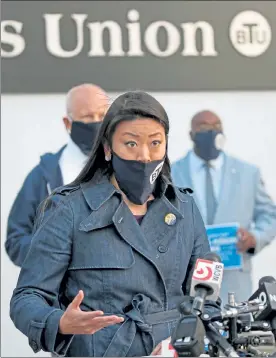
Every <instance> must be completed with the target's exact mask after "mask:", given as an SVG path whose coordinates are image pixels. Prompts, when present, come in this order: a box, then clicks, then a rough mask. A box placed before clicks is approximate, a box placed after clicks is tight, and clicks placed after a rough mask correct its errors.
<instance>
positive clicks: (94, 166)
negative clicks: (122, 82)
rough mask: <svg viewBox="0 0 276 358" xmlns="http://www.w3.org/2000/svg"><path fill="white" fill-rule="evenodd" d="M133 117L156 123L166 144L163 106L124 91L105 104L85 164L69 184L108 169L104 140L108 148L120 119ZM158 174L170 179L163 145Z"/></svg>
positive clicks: (109, 169)
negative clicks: (159, 125) (103, 113)
mask: <svg viewBox="0 0 276 358" xmlns="http://www.w3.org/2000/svg"><path fill="white" fill-rule="evenodd" d="M137 118H152V119H154V120H156V121H157V122H159V123H160V124H161V125H162V126H163V127H164V129H165V134H166V139H167V146H168V134H169V119H168V115H167V113H166V111H165V109H164V108H163V106H162V105H161V104H160V103H159V102H158V101H157V100H156V99H155V98H154V97H152V96H151V95H149V94H148V93H146V92H143V91H130V92H126V93H124V94H122V95H120V96H119V97H117V98H116V99H115V101H114V102H113V103H112V104H111V106H110V107H109V109H108V111H107V113H106V115H105V117H104V119H103V123H102V125H101V129H100V131H99V135H98V137H97V140H96V142H95V143H94V145H93V148H92V151H91V153H90V155H89V159H88V161H87V163H86V165H85V167H84V168H83V170H82V171H81V173H80V174H79V175H78V177H77V178H76V179H75V180H74V181H73V182H72V183H71V184H69V185H70V186H71V185H80V184H81V183H84V182H87V181H90V180H91V179H92V178H93V177H94V175H95V174H96V172H98V171H100V172H101V173H102V174H104V173H108V172H112V167H111V166H112V164H111V161H110V162H107V161H106V160H105V153H104V143H105V142H107V143H108V145H109V146H110V148H112V147H111V143H112V136H113V134H114V132H115V129H116V126H117V125H118V124H119V123H120V122H122V121H126V120H134V119H137ZM160 174H161V175H163V176H164V177H165V178H166V179H167V180H169V181H171V168H170V161H169V158H168V150H167V148H166V155H165V161H164V165H163V168H162V171H161V173H160Z"/></svg>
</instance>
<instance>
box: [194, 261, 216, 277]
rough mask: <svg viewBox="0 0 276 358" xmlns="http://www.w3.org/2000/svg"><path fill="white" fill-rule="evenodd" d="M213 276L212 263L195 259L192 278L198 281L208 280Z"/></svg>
mask: <svg viewBox="0 0 276 358" xmlns="http://www.w3.org/2000/svg"><path fill="white" fill-rule="evenodd" d="M212 276H213V264H212V263H211V262H210V261H207V260H197V263H196V268H195V270H194V274H193V278H194V279H196V280H200V281H208V280H210V279H211V278H212Z"/></svg>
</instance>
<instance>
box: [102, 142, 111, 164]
mask: <svg viewBox="0 0 276 358" xmlns="http://www.w3.org/2000/svg"><path fill="white" fill-rule="evenodd" d="M103 147H104V155H105V160H106V161H107V162H109V161H110V160H111V149H110V146H109V144H108V143H107V142H104V145H103Z"/></svg>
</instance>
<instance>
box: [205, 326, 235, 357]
mask: <svg viewBox="0 0 276 358" xmlns="http://www.w3.org/2000/svg"><path fill="white" fill-rule="evenodd" d="M203 325H204V327H205V331H206V336H207V338H208V339H209V341H210V342H211V344H212V345H213V346H216V347H218V348H219V349H220V350H221V351H222V352H223V354H225V356H226V357H239V355H238V353H237V352H236V351H235V350H234V348H233V347H232V346H231V344H230V343H228V341H227V340H226V339H225V338H224V337H223V336H222V335H221V334H220V333H219V332H218V331H217V330H216V328H215V327H214V325H213V324H212V323H211V322H208V321H207V322H206V321H203Z"/></svg>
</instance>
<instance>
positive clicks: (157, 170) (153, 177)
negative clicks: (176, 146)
mask: <svg viewBox="0 0 276 358" xmlns="http://www.w3.org/2000/svg"><path fill="white" fill-rule="evenodd" d="M163 164H164V162H162V163H160V164H158V165H157V167H156V168H155V169H154V171H153V173H152V174H151V176H150V183H151V184H153V183H154V182H155V180H156V179H157V177H158V175H159V174H160V172H161V170H162V168H163Z"/></svg>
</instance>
